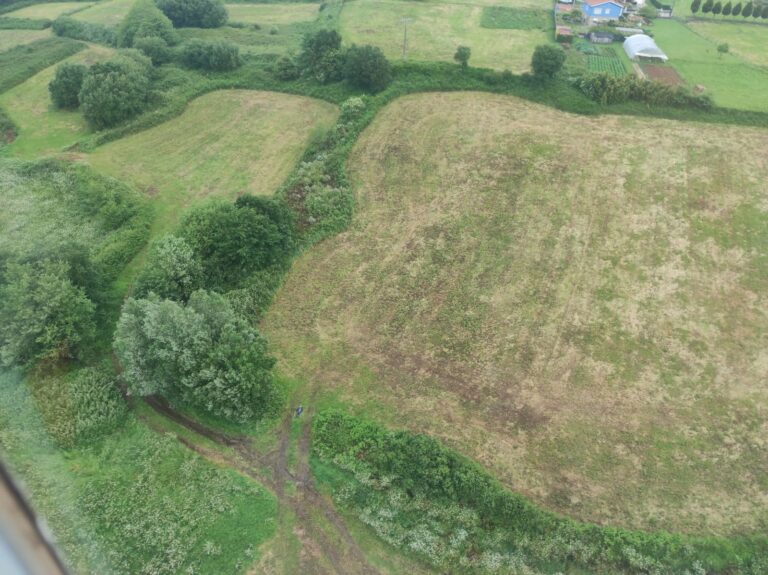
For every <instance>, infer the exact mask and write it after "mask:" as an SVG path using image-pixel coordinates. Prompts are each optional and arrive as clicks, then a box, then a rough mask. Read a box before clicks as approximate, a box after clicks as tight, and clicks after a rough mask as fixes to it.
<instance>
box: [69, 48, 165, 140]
mask: <svg viewBox="0 0 768 575" xmlns="http://www.w3.org/2000/svg"><path fill="white" fill-rule="evenodd" d="M149 67H150V65H149V60H148V59H147V62H146V65H145V64H144V63H141V62H139V61H137V59H136V58H134V57H128V56H125V55H123V56H118V57H116V58H113V59H112V60H109V61H107V62H99V63H96V64H94V65H93V66H91V67H90V69H89V70H88V73H87V74H86V76H85V80H84V81H83V87H82V90H81V91H80V104H81V105H82V108H83V115H84V116H85V119H86V120H87V121H88V123H89V124H90V125H91V126H93V127H94V128H96V129H103V128H109V127H111V126H115V125H117V124H119V123H121V122H124V121H125V120H127V119H129V118H131V117H133V116H135V115H136V114H138V113H139V112H141V111H142V110H144V108H145V107H146V104H147V98H148V96H149Z"/></svg>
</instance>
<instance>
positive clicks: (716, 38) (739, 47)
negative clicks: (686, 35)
mask: <svg viewBox="0 0 768 575" xmlns="http://www.w3.org/2000/svg"><path fill="white" fill-rule="evenodd" d="M688 27H689V28H690V29H691V30H693V31H694V32H696V33H697V34H699V35H701V36H703V37H704V38H706V39H707V40H709V41H711V42H713V43H715V44H722V43H726V44H728V47H729V48H730V51H731V52H732V53H733V54H735V55H737V56H739V57H740V58H742V59H744V60H746V61H747V62H750V63H751V64H755V65H757V66H763V67H768V53H766V50H765V46H766V43H768V26H750V25H740V24H731V23H726V22H700V21H694V22H689V23H688Z"/></svg>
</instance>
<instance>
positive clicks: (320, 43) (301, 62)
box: [297, 29, 344, 84]
mask: <svg viewBox="0 0 768 575" xmlns="http://www.w3.org/2000/svg"><path fill="white" fill-rule="evenodd" d="M343 63H344V58H343V54H342V51H341V36H340V35H339V33H338V32H336V30H326V29H322V30H318V31H317V32H314V33H311V34H307V35H305V36H304V38H303V39H302V41H301V52H300V53H299V56H298V59H297V64H298V66H299V69H300V70H301V73H302V74H304V75H307V76H311V77H312V78H314V79H315V80H317V81H318V82H320V83H323V84H325V83H328V82H336V81H338V80H341V78H342V75H343Z"/></svg>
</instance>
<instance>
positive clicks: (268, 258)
mask: <svg viewBox="0 0 768 575" xmlns="http://www.w3.org/2000/svg"><path fill="white" fill-rule="evenodd" d="M179 235H180V236H181V237H183V238H184V239H185V240H186V241H187V242H188V244H189V245H190V246H192V249H193V250H194V253H195V254H196V256H197V257H199V258H200V260H201V261H202V264H203V274H204V278H205V285H206V286H207V287H209V288H213V289H227V288H234V287H238V286H239V285H240V284H242V282H243V281H244V280H245V279H247V278H248V277H249V276H250V275H251V274H253V273H255V272H257V271H259V270H263V269H266V268H268V267H271V266H274V265H279V264H283V263H285V262H286V261H287V259H288V257H289V256H290V255H291V253H292V251H293V245H294V240H293V221H292V216H291V213H290V211H289V210H288V209H287V207H286V206H283V205H282V204H280V203H278V202H276V201H274V200H270V199H267V198H257V197H252V196H243V197H241V198H240V199H238V201H237V203H236V204H234V205H233V204H230V203H227V202H213V203H210V204H207V205H203V206H200V207H198V208H195V209H193V210H191V211H190V212H189V213H188V214H187V216H186V217H185V218H184V219H183V220H182V222H181V227H180V230H179Z"/></svg>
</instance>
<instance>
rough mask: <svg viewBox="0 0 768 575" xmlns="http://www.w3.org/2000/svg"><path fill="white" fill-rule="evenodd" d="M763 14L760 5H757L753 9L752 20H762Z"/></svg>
mask: <svg viewBox="0 0 768 575" xmlns="http://www.w3.org/2000/svg"><path fill="white" fill-rule="evenodd" d="M762 13H763V10H762V8H761V7H760V6H759V5H756V6H754V7H753V8H752V18H760V14H762Z"/></svg>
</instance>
